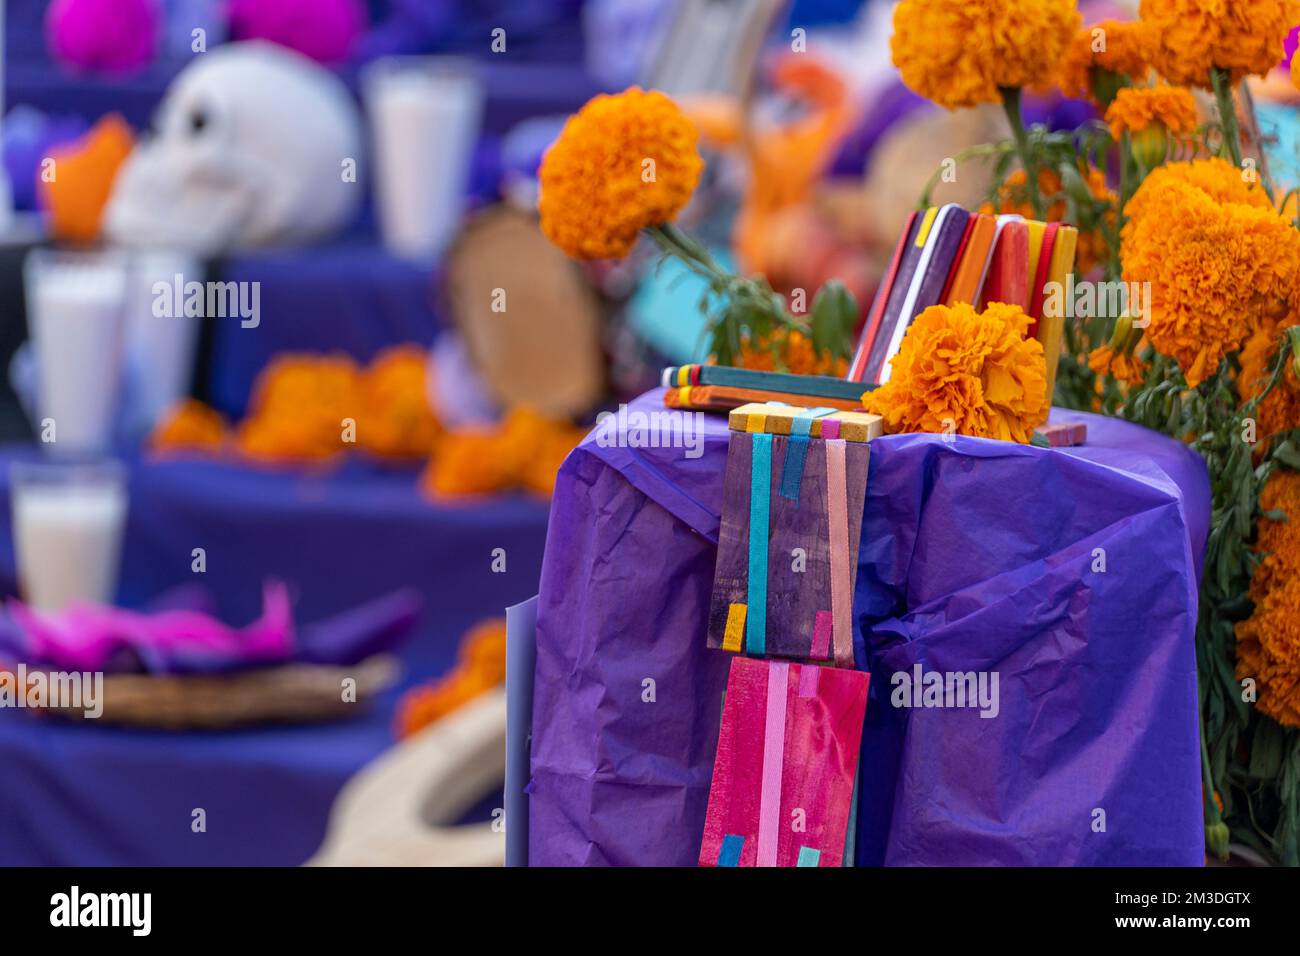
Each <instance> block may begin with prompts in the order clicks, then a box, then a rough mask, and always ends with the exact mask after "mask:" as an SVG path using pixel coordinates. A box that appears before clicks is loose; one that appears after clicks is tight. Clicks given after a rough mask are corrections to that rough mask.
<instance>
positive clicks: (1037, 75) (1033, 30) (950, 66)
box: [890, 0, 1080, 110]
mask: <svg viewBox="0 0 1300 956" xmlns="http://www.w3.org/2000/svg"><path fill="white" fill-rule="evenodd" d="M1079 23H1080V17H1079V11H1078V10H1076V9H1075V6H1074V0H903V2H902V3H900V4H899V5H898V6H897V7H895V8H894V35H893V37H892V38H891V39H890V50H891V51H892V53H893V58H894V65H895V66H897V67H898V69H899V72H900V73H901V74H902V78H903V82H904V83H905V84H906V85H907V86H908V87H910V88H911V89H913V90H915V91H916V92H917V93H919V94H921V95H922V96H924V97H925V98H926V99H928V100H932V101H934V102H935V103H938V104H939V105H940V106H945V107H947V108H948V109H950V110H951V109H958V108H961V107H967V106H975V105H976V104H978V103H999V102H1001V101H1002V98H1003V93H1002V90H1003V89H1007V88H1019V87H1024V86H1035V85H1039V84H1041V83H1042V81H1043V79H1044V78H1045V77H1048V76H1051V75H1052V73H1053V72H1054V71H1055V68H1056V64H1057V62H1058V61H1059V60H1060V59H1061V55H1062V53H1063V52H1064V51H1065V47H1066V44H1067V43H1069V40H1070V37H1072V36H1073V35H1074V32H1075V31H1076V30H1077V29H1078V28H1079Z"/></svg>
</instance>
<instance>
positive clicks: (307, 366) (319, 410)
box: [235, 353, 362, 463]
mask: <svg viewBox="0 0 1300 956" xmlns="http://www.w3.org/2000/svg"><path fill="white" fill-rule="evenodd" d="M361 389H362V375H361V370H360V369H359V368H358V367H357V364H356V363H355V362H354V361H353V360H352V359H351V358H349V357H348V356H346V355H343V354H341V353H340V354H336V355H301V354H286V355H280V356H277V357H276V358H275V359H273V360H272V361H271V364H270V365H268V366H267V367H266V368H265V369H263V370H262V374H261V375H259V376H258V379H257V383H256V384H255V385H254V386H253V400H252V403H251V407H250V411H249V416H248V417H247V418H246V419H244V421H243V422H242V423H240V425H239V428H238V431H237V433H236V437H235V446H236V450H237V451H238V452H239V453H240V454H242V455H244V456H246V457H248V458H251V459H253V460H254V461H261V462H267V463H271V462H286V461H324V460H326V459H329V458H331V457H333V456H334V455H336V454H338V453H339V452H341V451H343V450H345V448H346V447H347V446H346V444H345V442H344V428H345V425H344V420H345V419H349V418H350V419H352V420H353V421H355V420H356V417H357V414H358V410H359V409H360V408H361V405H362V403H361Z"/></svg>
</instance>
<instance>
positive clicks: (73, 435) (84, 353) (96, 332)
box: [23, 249, 128, 456]
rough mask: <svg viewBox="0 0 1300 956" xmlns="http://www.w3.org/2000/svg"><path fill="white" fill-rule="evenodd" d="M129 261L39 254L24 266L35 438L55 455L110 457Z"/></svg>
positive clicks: (106, 255)
mask: <svg viewBox="0 0 1300 956" xmlns="http://www.w3.org/2000/svg"><path fill="white" fill-rule="evenodd" d="M127 274H128V273H127V259H126V257H125V256H124V255H122V254H120V253H115V252H65V251H59V250H52V249H35V250H33V251H32V252H31V253H29V254H28V256H27V259H26V260H25V262H24V263H23V279H24V285H25V286H26V292H27V327H28V331H29V334H30V337H31V343H32V349H33V350H34V352H35V355H36V374H37V379H38V383H37V389H36V422H35V426H36V429H35V430H36V434H37V436H38V438H39V439H40V441H41V444H42V447H44V448H45V449H46V450H47V451H50V452H53V453H55V454H62V455H71V456H84V455H87V454H96V453H101V452H104V451H106V450H107V449H108V448H109V447H110V445H111V443H112V437H113V422H114V418H115V414H116V410H117V399H118V390H119V386H120V384H121V364H122V363H121V353H122V337H123V315H124V304H125V299H126V293H127Z"/></svg>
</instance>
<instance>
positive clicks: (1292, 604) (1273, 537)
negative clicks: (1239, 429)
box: [1236, 471, 1300, 727]
mask: <svg viewBox="0 0 1300 956" xmlns="http://www.w3.org/2000/svg"><path fill="white" fill-rule="evenodd" d="M1260 505H1261V507H1262V508H1263V509H1264V510H1265V511H1281V512H1283V513H1285V514H1286V516H1287V518H1288V519H1289V520H1287V521H1272V520H1269V519H1267V518H1266V519H1264V520H1263V521H1261V522H1260V524H1259V541H1258V544H1257V545H1256V550H1257V551H1259V552H1261V553H1263V554H1265V555H1266V557H1265V558H1264V560H1263V562H1262V563H1261V564H1260V565H1259V567H1257V568H1256V569H1255V574H1254V577H1253V578H1252V579H1251V583H1250V596H1251V599H1252V600H1253V601H1254V602H1255V612H1254V614H1252V615H1251V616H1250V618H1248V619H1247V620H1245V621H1242V622H1241V623H1240V624H1238V625H1237V628H1236V631H1237V678H1238V680H1245V679H1246V678H1253V679H1254V680H1255V681H1256V683H1257V685H1258V690H1259V700H1258V706H1259V709H1260V710H1261V711H1262V712H1263V713H1265V714H1267V715H1268V716H1270V717H1272V718H1273V719H1274V720H1276V721H1277V722H1278V723H1280V724H1284V725H1286V726H1288V727H1300V473H1297V472H1294V471H1278V472H1275V473H1274V475H1273V477H1272V478H1270V479H1269V482H1268V484H1267V485H1266V486H1265V488H1264V492H1263V494H1262V495H1261V496H1260Z"/></svg>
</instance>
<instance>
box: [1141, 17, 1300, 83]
mask: <svg viewBox="0 0 1300 956" xmlns="http://www.w3.org/2000/svg"><path fill="white" fill-rule="evenodd" d="M1140 15H1141V17H1142V22H1143V23H1144V24H1145V25H1146V27H1147V29H1148V31H1149V33H1150V42H1151V47H1150V56H1151V65H1152V66H1154V67H1155V68H1156V70H1157V72H1159V73H1160V75H1161V76H1163V77H1164V78H1165V79H1167V80H1169V81H1170V82H1171V83H1177V84H1179V85H1180V86H1200V87H1203V88H1205V89H1209V88H1210V87H1211V82H1210V69H1211V68H1213V67H1217V68H1219V69H1222V70H1227V71H1228V72H1229V74H1230V75H1231V79H1232V82H1234V83H1236V82H1238V81H1239V80H1241V79H1242V77H1244V76H1247V75H1249V74H1257V75H1260V76H1262V75H1264V74H1265V73H1267V72H1268V71H1269V70H1271V69H1273V67H1275V66H1277V65H1278V64H1279V63H1281V62H1282V56H1283V50H1282V41H1283V40H1284V39H1285V38H1286V35H1287V33H1289V32H1290V30H1291V28H1292V27H1293V26H1295V25H1296V23H1300V3H1298V2H1296V0H1142V5H1141V7H1140Z"/></svg>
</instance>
